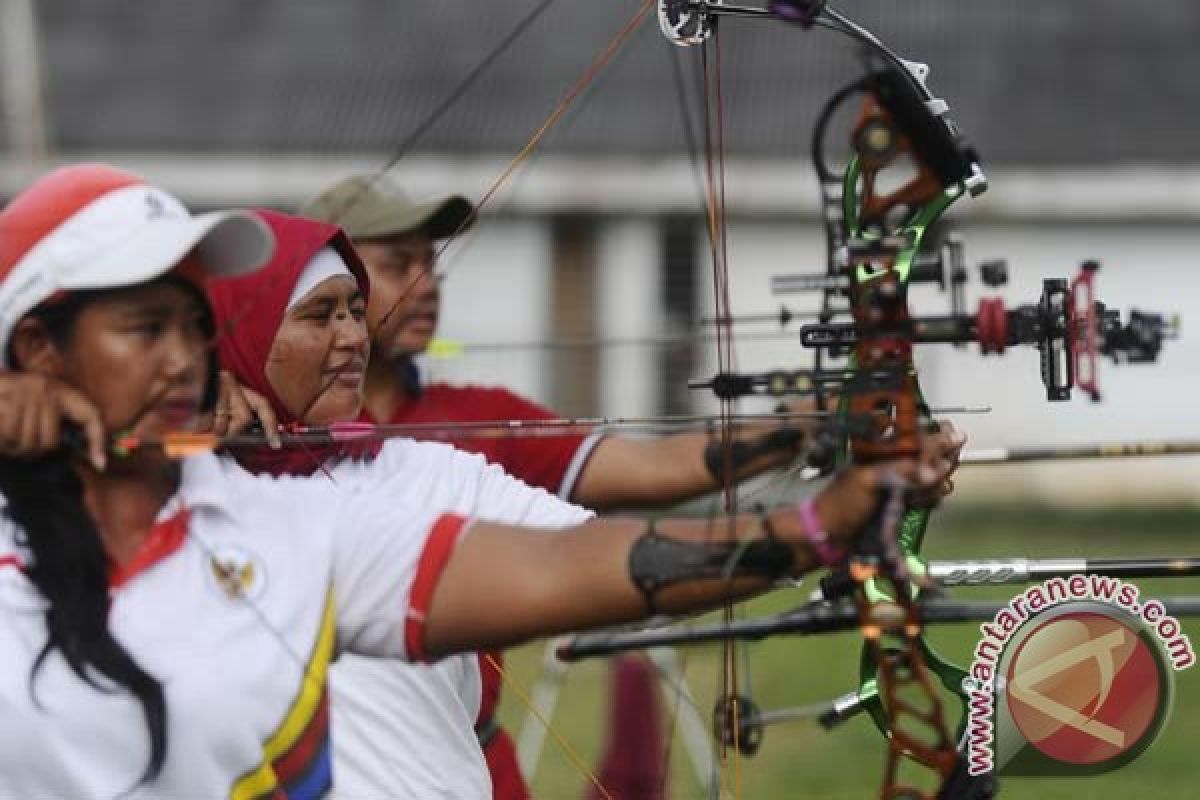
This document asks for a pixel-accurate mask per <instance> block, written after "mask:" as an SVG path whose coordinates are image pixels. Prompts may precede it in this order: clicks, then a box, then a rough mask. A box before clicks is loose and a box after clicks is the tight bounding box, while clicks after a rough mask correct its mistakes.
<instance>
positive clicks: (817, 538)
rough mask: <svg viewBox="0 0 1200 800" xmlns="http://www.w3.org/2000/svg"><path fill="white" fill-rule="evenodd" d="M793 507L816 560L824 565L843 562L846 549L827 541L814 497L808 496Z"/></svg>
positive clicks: (829, 565) (834, 564) (830, 565)
mask: <svg viewBox="0 0 1200 800" xmlns="http://www.w3.org/2000/svg"><path fill="white" fill-rule="evenodd" d="M795 508H796V513H797V514H799V515H800V522H801V524H803V525H804V538H805V539H807V540H808V546H809V547H811V548H812V551H813V555H815V556H816V557H817V561H818V562H819V563H820V564H821V565H822V566H825V567H836V566H838V565H840V564H844V563H845V562H846V550H845V548H842V547H838V546H836V545H835V544H833V543H832V542H831V541H829V534H828V533H827V532H826V531H825V525H824V524H823V523H822V522H821V517H820V516H819V515H818V514H817V501H816V499H815V498H812V497H810V498H809V499H807V500H805V501H804V502H803V503H800V504H799V505H797V506H796V507H795Z"/></svg>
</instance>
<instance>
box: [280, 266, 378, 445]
mask: <svg viewBox="0 0 1200 800" xmlns="http://www.w3.org/2000/svg"><path fill="white" fill-rule="evenodd" d="M369 353H370V344H369V340H368V338H367V323H366V301H364V300H363V296H362V292H360V291H359V289H358V284H357V283H356V282H355V281H354V279H353V278H351V277H349V276H344V275H338V276H334V277H332V278H327V279H326V280H324V281H323V282H321V283H319V284H317V285H316V286H315V287H313V289H312V291H310V292H309V293H308V294H306V295H305V296H304V297H303V298H302V299H301V300H300V302H299V303H297V304H296V305H295V306H293V307H292V309H291V310H290V311H288V312H287V314H286V315H285V316H284V318H283V324H282V325H280V326H279V331H278V332H277V333H276V334H275V341H274V343H273V344H272V345H271V352H270V354H269V355H268V356H267V365H266V376H267V380H268V381H269V382H270V384H271V388H272V389H273V390H274V391H275V395H276V396H277V397H278V398H279V400H280V402H281V403H283V405H284V408H285V409H286V410H287V411H288V412H290V413H291V414H292V416H294V417H296V419H298V420H300V421H301V422H303V423H305V424H308V425H329V424H331V423H334V422H344V421H347V420H352V419H354V418H355V417H357V416H358V412H359V409H360V408H361V407H362V401H363V380H364V377H365V375H366V368H367V356H368V355H369Z"/></svg>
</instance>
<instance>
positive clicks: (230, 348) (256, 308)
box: [208, 209, 379, 475]
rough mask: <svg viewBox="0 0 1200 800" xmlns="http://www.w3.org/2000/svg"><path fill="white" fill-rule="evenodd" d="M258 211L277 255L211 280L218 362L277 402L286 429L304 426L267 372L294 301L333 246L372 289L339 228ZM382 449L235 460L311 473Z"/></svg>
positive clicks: (357, 447)
mask: <svg viewBox="0 0 1200 800" xmlns="http://www.w3.org/2000/svg"><path fill="white" fill-rule="evenodd" d="M254 213H255V214H256V215H258V217H259V218H261V219H262V220H263V222H265V223H267V225H268V227H270V228H271V231H272V232H273V233H274V234H275V255H274V256H273V257H272V258H271V260H270V261H268V262H267V263H266V265H265V266H263V268H262V269H260V270H258V271H257V272H252V273H250V274H249V275H241V276H239V277H236V278H223V279H220V280H213V281H209V283H208V296H209V300H210V301H211V302H212V307H213V314H214V316H215V318H216V328H217V358H218V360H219V361H220V364H221V368H222V369H225V370H228V371H229V372H230V373H232V374H233V376H234V377H235V378H237V380H238V383H240V384H242V386H245V387H247V388H249V389H253V390H254V391H256V392H258V393H259V394H261V395H262V396H263V397H265V398H267V400H268V401H270V403H271V408H272V409H273V410H274V411H275V415H276V416H277V417H278V418H279V422H280V424H282V425H289V424H292V423H300V424H303V421H302V420H298V419H296V417H294V416H293V415H292V414H291V413H290V412H289V411H288V410H287V409H286V408H284V405H283V403H282V402H280V400H279V396H278V395H276V394H275V391H274V389H272V388H271V383H270V381H268V380H267V374H266V367H267V355H268V354H269V353H270V352H271V346H272V345H273V344H274V342H275V335H276V334H277V333H278V332H279V327H280V325H282V324H283V318H284V316H285V315H286V313H287V303H288V299H289V298H290V297H291V295H292V290H293V289H294V288H295V287H296V282H297V281H298V280H299V279H300V274H301V273H302V272H303V271H304V268H305V267H306V266H308V262H309V261H310V260H312V257H313V256H315V255H316V254H317V252H319V251H320V250H321V249H322V248H324V247H326V246H328V247H332V248H333V249H334V250H335V251H337V253H338V255H340V256H341V257H342V260H343V261H344V262H346V266H347V267H348V268H349V270H350V273H351V274H352V275H353V276H354V279H355V280H356V281H358V286H359V289H360V290H361V291H362V293H363V297H364V298H366V297H367V293H368V291H369V289H370V284H369V282H368V280H367V270H366V268H365V267H364V266H363V263H362V261H361V260H359V258H358V255H357V254H356V253H355V252H354V246H353V245H352V244H351V243H350V239H349V238H348V237H347V236H346V234H345V233H343V232H342V229H341V228H339V227H337V226H336V225H328V224H326V223H324V222H317V221H316V220H311V219H305V218H304V217H295V216H291V215H289V214H282V213H280V212H278V211H270V210H267V209H255V211H254ZM378 450H379V445H378V443H354V444H333V445H308V446H305V447H303V448H291V447H284V448H283V449H281V450H271V449H270V448H266V447H264V448H261V449H255V450H248V449H246V450H244V449H239V450H237V451H236V452H235V453H234V456H235V457H236V458H237V460H238V462H239V463H240V464H242V466H244V467H246V468H247V469H248V470H250V471H251V472H269V473H271V474H272V475H309V474H311V473H313V472H315V471H316V470H317V469H319V468H320V466H321V464H323V463H324V462H325V461H327V460H329V459H331V458H337V457H341V456H355V457H366V456H373V455H375V454H376V453H377V452H378Z"/></svg>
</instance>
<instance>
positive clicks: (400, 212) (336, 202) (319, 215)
mask: <svg viewBox="0 0 1200 800" xmlns="http://www.w3.org/2000/svg"><path fill="white" fill-rule="evenodd" d="M300 215H301V216H304V217H310V218H312V219H318V220H321V221H322V222H330V223H333V224H334V225H338V226H339V227H341V229H342V230H344V231H345V232H346V233H347V235H349V236H350V238H351V239H378V238H381V237H384V236H395V235H397V234H401V233H409V232H411V231H416V230H421V229H424V230H425V231H427V232H428V233H429V235H430V237H432V238H434V239H445V238H448V237H450V236H457V235H458V234H460V233H462V232H463V231H465V230H467V229H468V228H470V227H471V225H472V224H473V223H474V222H475V206H474V205H473V204H472V203H471V201H470V200H468V199H467V198H465V197H462V196H461V195H450V196H449V197H443V198H439V199H435V200H430V201H428V202H424V203H418V202H416V201H414V200H413V199H411V198H410V197H409V196H408V195H406V194H405V193H404V191H403V190H402V189H401V188H400V186H399V185H398V184H397V183H396V181H395V179H394V178H392V177H390V176H388V175H386V174H384V175H355V176H353V177H350V178H346V179H345V180H343V181H339V182H338V183H336V184H334V185H333V186H331V187H330V188H328V189H326V190H325V191H324V192H322V193H321V194H319V195H318V196H317V197H316V198H315V199H313V200H312V201H310V202H309V203H308V204H306V205H305V206H304V207H303V208H301V209H300Z"/></svg>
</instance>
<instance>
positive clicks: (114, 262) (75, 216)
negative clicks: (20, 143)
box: [0, 164, 275, 360]
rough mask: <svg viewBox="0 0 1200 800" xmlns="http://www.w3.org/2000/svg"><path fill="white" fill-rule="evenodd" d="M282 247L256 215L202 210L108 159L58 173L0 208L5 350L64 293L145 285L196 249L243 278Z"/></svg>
mask: <svg viewBox="0 0 1200 800" xmlns="http://www.w3.org/2000/svg"><path fill="white" fill-rule="evenodd" d="M274 246H275V240H274V237H273V236H272V235H271V232H270V230H269V229H268V228H267V226H266V225H264V224H263V223H262V221H260V220H259V219H258V218H257V217H255V216H254V215H253V214H249V213H246V212H241V211H223V212H217V213H211V214H198V215H195V216H193V215H191V214H189V213H188V210H187V209H186V208H184V206H183V204H182V203H181V202H179V200H177V199H176V198H174V197H172V196H171V195H169V194H167V193H166V192H164V191H162V190H161V189H156V188H154V187H153V186H149V185H147V184H146V182H145V181H143V180H142V179H141V178H139V177H137V176H136V175H132V174H130V173H128V172H125V171H123V170H120V169H117V168H115V167H110V166H108V165H105V164H78V165H73V166H68V167H62V168H60V169H57V170H54V171H53V172H51V173H49V174H48V175H46V176H45V177H43V178H41V179H40V180H39V181H37V182H36V183H34V184H33V185H32V186H30V187H29V188H27V189H26V190H25V191H23V192H21V193H20V194H19V195H17V196H16V197H15V198H13V201H12V202H11V203H9V204H8V206H6V207H5V208H4V210H3V211H0V353H6V352H7V349H8V339H9V336H11V335H12V330H13V327H14V326H15V325H16V324H17V322H18V321H20V319H21V318H22V317H23V316H25V315H26V314H28V313H29V312H30V311H32V310H33V309H34V308H36V307H37V306H38V305H40V304H41V303H44V302H45V301H46V300H49V299H50V298H52V297H54V296H55V295H56V294H58V293H59V292H62V291H71V290H79V289H116V288H120V287H123V286H133V285H136V284H139V283H144V282H146V281H149V280H153V279H154V278H157V277H159V276H161V275H165V274H166V273H167V272H170V271H171V269H173V268H174V267H175V266H176V265H177V264H179V262H180V261H182V260H183V259H184V258H186V257H187V256H188V255H189V254H191V253H192V252H193V251H194V252H195V254H196V256H197V257H198V260H199V262H200V264H201V266H202V267H203V268H204V270H205V272H206V273H207V274H208V275H210V276H213V277H217V276H222V277H226V276H232V275H241V274H243V273H246V272H253V271H254V270H255V269H258V268H259V267H260V266H262V265H263V263H264V262H266V260H267V259H268V258H269V257H270V255H271V253H272V252H273V250H274ZM4 358H5V360H6V357H4Z"/></svg>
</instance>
